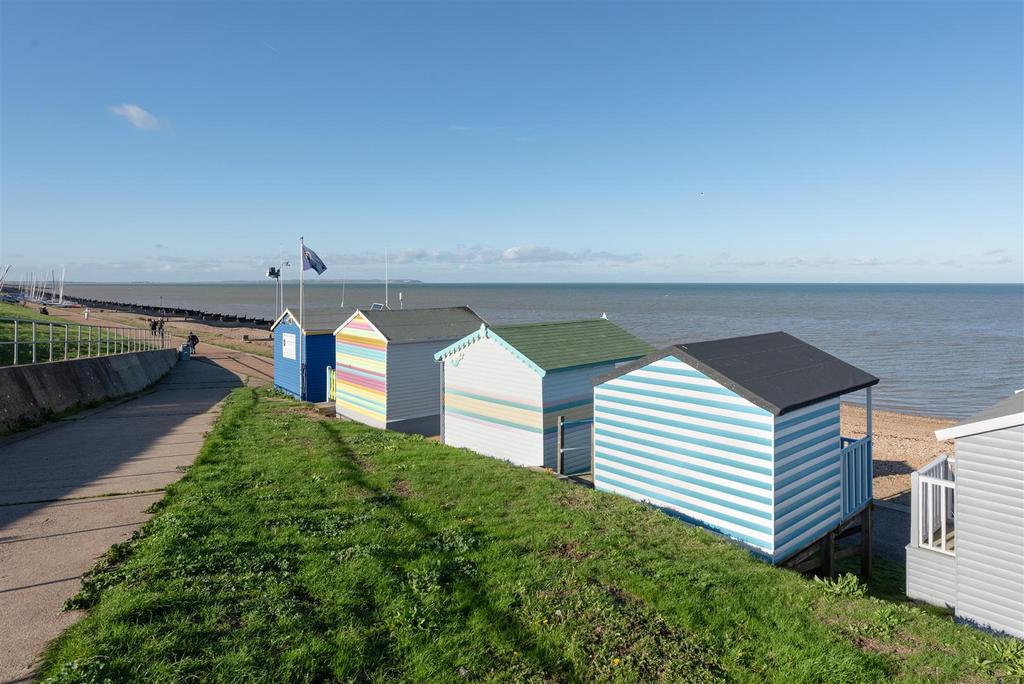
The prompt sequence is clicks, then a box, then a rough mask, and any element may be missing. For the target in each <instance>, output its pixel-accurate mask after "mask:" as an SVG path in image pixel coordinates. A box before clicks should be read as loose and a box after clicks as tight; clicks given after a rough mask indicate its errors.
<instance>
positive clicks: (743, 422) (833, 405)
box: [594, 332, 878, 563]
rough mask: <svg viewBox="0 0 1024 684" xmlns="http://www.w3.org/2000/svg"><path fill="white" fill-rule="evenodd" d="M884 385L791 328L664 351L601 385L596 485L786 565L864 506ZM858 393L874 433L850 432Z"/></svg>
mask: <svg viewBox="0 0 1024 684" xmlns="http://www.w3.org/2000/svg"><path fill="white" fill-rule="evenodd" d="M877 383H878V378H876V377H874V376H873V375H870V374H868V373H866V372H864V371H862V370H860V369H858V368H855V367H854V366H851V365H850V364H848V363H845V362H843V361H841V360H839V359H837V358H835V357H834V356H831V355H829V354H827V353H826V352H824V351H822V350H820V349H817V348H815V347H813V346H811V345H809V344H807V343H806V342H803V341H801V340H799V339H797V338H795V337H793V336H791V335H788V334H786V333H783V332H775V333H768V334H763V335H752V336H749V337H736V338H730V339H723V340H714V341H709V342H698V343H694V344H680V345H676V346H672V347H668V348H666V349H662V350H661V351H659V352H656V353H654V354H652V355H650V356H647V357H645V358H643V359H639V360H637V361H634V362H633V363H630V364H626V365H625V366H622V367H620V368H618V369H617V370H615V371H614V372H612V373H609V374H607V375H605V376H603V377H601V378H598V379H597V380H596V381H595V387H594V442H595V453H594V484H595V487H596V488H597V489H600V490H604V491H610V492H615V493H618V494H622V495H624V496H628V497H630V498H633V499H638V500H640V501H645V502H649V503H651V504H654V505H656V506H659V507H661V508H664V509H666V510H668V511H670V512H672V513H674V514H677V515H679V516H680V517H682V518H684V519H685V520H688V521H690V522H693V523H696V524H699V525H701V526H703V527H707V528H710V529H713V530H716V531H718V532H720V533H722V534H724V535H726V536H728V537H731V538H733V539H736V540H739V541H740V542H743V543H744V544H746V545H748V546H749V547H751V548H752V549H753V550H754V551H755V552H756V553H757V554H758V555H761V556H763V557H765V558H767V559H768V560H770V561H771V562H773V563H780V562H783V561H785V560H786V559H788V558H790V557H791V556H793V555H794V554H795V553H797V552H799V551H801V550H802V549H804V548H806V547H807V546H809V545H811V544H812V543H814V542H816V541H817V540H819V539H821V538H822V537H823V536H824V535H826V534H828V533H829V532H830V531H832V530H835V529H836V528H837V527H838V526H840V525H841V524H843V523H844V521H846V520H848V519H850V518H851V517H852V516H854V515H855V514H857V513H860V512H861V511H862V510H864V509H865V507H867V506H868V505H869V503H870V501H871V474H872V469H871V422H870V420H871V419H870V415H871V403H870V402H871V387H872V386H873V385H875V384H877ZM862 389H864V390H866V391H867V401H868V416H869V418H868V431H867V436H866V437H864V438H863V439H860V440H851V439H847V438H843V437H841V436H840V431H839V397H840V396H841V395H844V394H847V393H849V392H854V391H857V390H862Z"/></svg>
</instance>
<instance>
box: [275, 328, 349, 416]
mask: <svg viewBox="0 0 1024 684" xmlns="http://www.w3.org/2000/svg"><path fill="white" fill-rule="evenodd" d="M341 320H343V318H342V314H341V313H339V314H337V315H330V316H324V315H309V314H307V315H306V317H305V320H303V321H302V327H301V328H300V327H299V319H298V316H296V315H295V314H293V313H292V312H291V310H290V309H285V310H284V313H282V314H281V315H280V316H279V317H278V318H277V320H276V321H274V324H273V325H272V326H271V327H270V329H271V331H272V332H273V333H274V386H275V387H276V388H278V389H279V390H281V391H282V392H285V393H287V394H290V395H291V396H293V397H295V398H296V399H301V400H303V401H310V402H313V403H318V402H322V401H327V370H328V369H332V370H333V369H334V329H335V328H337V327H338V324H339V323H340V322H341ZM300 346H301V348H300ZM300 352H301V353H300ZM300 359H301V362H302V363H304V364H305V365H306V389H305V392H303V391H302V389H301V380H300V376H299V371H300V369H299V363H300Z"/></svg>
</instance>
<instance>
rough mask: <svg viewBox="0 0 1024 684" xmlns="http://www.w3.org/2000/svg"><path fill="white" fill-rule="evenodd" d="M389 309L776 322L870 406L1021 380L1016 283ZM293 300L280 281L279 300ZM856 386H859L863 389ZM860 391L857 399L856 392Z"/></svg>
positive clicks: (911, 406)
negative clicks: (849, 371)
mask: <svg viewBox="0 0 1024 684" xmlns="http://www.w3.org/2000/svg"><path fill="white" fill-rule="evenodd" d="M65 291H66V293H69V294H70V295H71V296H76V295H77V296H82V297H90V298H96V299H104V300H113V301H122V302H133V303H138V304H146V305H153V306H160V305H163V306H167V307H181V308H192V309H200V310H203V311H210V312H219V313H233V314H240V315H247V316H256V317H263V318H274V317H275V313H276V309H275V295H274V285H273V282H272V281H267V282H265V283H263V282H260V283H188V284H157V283H146V284H124V283H120V284H101V283H92V284H84V283H82V284H69V285H67V286H66V287H65ZM387 299H388V304H389V305H390V306H391V308H393V309H396V308H399V307H400V306H402V307H405V308H422V307H432V306H456V305H468V306H470V307H472V308H473V309H474V310H475V311H476V312H477V313H478V314H480V315H481V316H482V317H484V318H485V319H486V320H488V321H490V322H492V323H525V322H531V321H562V320H573V319H580V318H588V317H597V316H601V315H602V314H607V316H608V318H610V319H611V320H612V321H614V322H615V323H618V324H619V325H621V326H623V327H624V328H626V329H627V330H630V331H631V332H633V333H634V334H636V335H637V336H639V337H641V338H643V339H645V340H647V341H648V342H650V343H651V344H653V345H655V346H666V345H669V344H678V343H686V342H696V341H700V340H711V339H716V338H722V337H732V336H735V335H750V334H755V333H762V332H770V331H775V330H784V331H786V332H788V333H791V334H793V335H796V336H797V337H800V338H801V339H803V340H805V341H807V342H809V343H811V344H813V345H815V346H818V347H820V348H822V349H824V350H826V351H828V352H829V353H831V354H833V355H835V356H838V357H839V358H841V359H843V360H845V361H848V362H850V363H852V364H854V365H856V366H859V367H860V368H863V369H864V370H866V371H868V372H870V373H873V374H874V375H877V376H878V377H879V378H881V383H880V384H879V385H878V387H876V388H875V390H874V395H873V399H874V402H875V406H876V407H878V408H886V409H892V410H898V411H905V412H908V413H915V414H921V415H931V416H941V417H949V418H962V417H966V416H969V415H971V414H973V413H975V412H977V411H979V410H981V409H983V408H985V407H987V406H989V405H991V404H993V403H995V402H996V401H998V400H999V399H1001V398H1003V397H1005V396H1007V395H1009V394H1011V393H1012V392H1013V391H1014V390H1017V389H1021V388H1022V387H1024V284H1011V285H932V284H912V285H908V284H763V285H759V284H434V283H392V284H391V285H390V286H389V288H388V292H387ZM384 300H385V288H384V285H383V283H380V284H376V283H374V284H365V283H364V284H344V285H343V284H342V283H340V282H330V283H324V282H315V281H313V282H307V284H306V286H305V302H306V303H305V306H306V311H307V312H311V313H317V314H331V313H334V314H336V315H337V317H338V322H339V323H340V322H341V321H342V319H343V316H344V314H343V306H344V310H345V311H351V309H352V308H353V307H362V306H369V305H370V304H372V303H374V302H384ZM297 303H298V285H297V284H295V283H286V285H285V304H286V306H288V307H295V306H296V305H297ZM857 394H863V393H857ZM857 394H854V395H849V396H848V397H847V399H849V400H851V401H863V398H862V397H858V396H857Z"/></svg>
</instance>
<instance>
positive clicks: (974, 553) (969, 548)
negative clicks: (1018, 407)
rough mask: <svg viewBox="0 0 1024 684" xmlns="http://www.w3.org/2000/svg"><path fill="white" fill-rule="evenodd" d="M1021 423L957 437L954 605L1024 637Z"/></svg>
mask: <svg viewBox="0 0 1024 684" xmlns="http://www.w3.org/2000/svg"><path fill="white" fill-rule="evenodd" d="M1022 567H1024V426H1016V427H1011V428H1004V429H1002V430H995V431H992V432H984V433H981V434H976V435H969V436H964V437H960V438H958V439H957V440H956V570H957V572H956V577H957V583H956V611H957V615H958V616H959V617H962V618H966V619H969V620H972V621H975V622H978V623H979V624H982V625H984V626H986V627H989V628H991V629H995V630H998V631H1003V632H1007V633H1008V634H1013V635H1015V636H1017V637H1024V572H1021V568H1022Z"/></svg>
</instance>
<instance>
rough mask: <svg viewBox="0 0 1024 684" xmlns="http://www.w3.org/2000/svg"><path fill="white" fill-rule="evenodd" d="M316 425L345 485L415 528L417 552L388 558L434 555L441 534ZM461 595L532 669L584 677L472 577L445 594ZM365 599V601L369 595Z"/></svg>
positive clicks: (369, 620) (380, 636)
mask: <svg viewBox="0 0 1024 684" xmlns="http://www.w3.org/2000/svg"><path fill="white" fill-rule="evenodd" d="M319 425H320V428H321V430H322V432H323V434H324V435H325V436H326V437H327V438H328V439H329V440H331V442H332V443H333V444H334V446H335V448H336V449H337V452H338V453H339V454H340V455H341V457H342V458H340V459H339V464H340V466H341V475H342V478H343V479H344V480H345V481H346V482H347V483H348V484H349V485H351V486H354V487H357V488H359V489H360V490H362V491H363V492H364V493H366V494H368V495H369V497H370V498H371V500H373V501H374V503H375V504H376V505H379V506H382V507H384V508H387V509H388V510H389V511H391V512H392V513H394V514H395V515H397V516H398V517H399V518H400V519H401V520H402V521H403V522H404V523H405V524H407V525H408V526H409V527H411V528H413V529H415V530H416V532H417V533H418V534H419V535H420V541H421V543H420V544H418V545H417V547H416V548H417V549H420V551H419V552H417V553H397V554H396V553H394V551H393V550H392V552H391V553H392V556H393V557H397V558H401V559H402V560H404V561H406V562H409V563H411V562H415V561H416V560H417V559H420V558H423V557H426V556H431V555H434V554H435V552H434V551H432V550H431V549H429V547H428V546H427V542H429V541H430V540H432V539H436V538H437V537H438V536H439V535H440V534H441V533H442V530H440V529H436V528H433V527H431V526H430V525H427V524H426V523H425V522H423V520H422V519H421V517H420V516H419V515H415V514H413V513H412V512H411V511H409V510H408V507H407V505H406V504H405V501H404V498H403V497H402V496H400V495H398V494H396V493H395V492H393V491H392V490H391V489H390V488H384V487H381V486H379V485H377V484H374V483H373V482H372V481H371V480H370V479H369V478H368V477H367V474H366V471H365V470H364V468H363V467H362V466H361V465H360V463H359V459H358V458H357V456H356V454H355V452H354V451H353V450H352V448H351V447H350V446H349V444H348V443H347V442H346V441H345V440H344V439H343V438H342V437H341V435H339V434H338V433H337V431H336V430H334V429H332V427H331V425H330V424H329V423H319ZM367 429H369V428H367ZM389 572H390V573H391V575H392V579H394V580H395V581H396V583H397V584H405V583H406V581H407V576H406V574H405V572H404V571H402V570H401V568H400V567H396V566H395V565H394V564H389ZM461 592H465V593H468V594H469V595H470V596H472V598H473V606H472V608H470V609H468V613H469V614H472V613H481V614H482V616H483V618H484V620H485V621H486V623H487V624H488V625H490V627H491V628H492V630H495V631H496V632H497V633H498V635H499V636H500V638H501V639H503V640H504V642H505V643H504V644H503V645H504V646H506V647H508V649H509V650H512V649H515V650H517V651H522V652H523V655H524V656H527V657H528V658H529V659H530V660H532V661H533V664H534V665H536V666H537V667H538V668H541V669H542V671H544V672H545V673H546V674H547V675H548V676H550V677H555V678H556V679H560V678H562V677H570V678H571V679H573V680H578V679H579V678H580V677H581V676H582V675H583V673H580V672H577V671H576V668H575V667H574V665H573V663H572V662H571V661H569V660H567V659H566V658H564V657H563V656H562V655H561V654H559V653H558V652H556V651H555V650H554V649H552V648H550V647H548V646H545V645H543V644H540V643H538V642H537V640H536V638H534V637H533V635H532V634H531V630H530V629H529V627H528V625H526V624H525V623H524V622H523V621H522V620H520V619H519V618H518V617H516V616H515V615H513V614H512V613H510V612H509V611H507V610H504V609H502V608H500V607H498V606H497V605H495V604H494V602H493V601H491V600H490V598H489V593H488V591H487V590H486V588H485V587H484V586H483V585H482V583H481V582H480V580H479V579H477V578H476V577H475V576H466V575H460V576H458V577H455V578H452V581H451V585H450V589H449V593H451V594H456V593H461ZM366 595H367V596H369V592H367V594H366ZM378 612H379V607H378V606H376V604H375V603H374V604H372V610H371V612H370V614H368V615H365V616H364V618H363V620H362V622H363V623H364V624H365V625H366V626H367V627H374V626H375V625H374V621H375V620H377V619H379V615H378V614H377V613H378ZM462 612H463V615H461V617H462V618H463V620H465V619H467V618H468V617H469V614H467V611H466V610H465V609H463V611H462ZM371 633H376V640H375V641H376V651H377V653H376V655H377V656H378V658H377V659H378V662H386V659H387V656H388V654H389V653H390V651H391V650H392V647H393V645H392V644H391V643H390V639H389V638H388V635H387V634H384V633H382V631H381V630H371Z"/></svg>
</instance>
